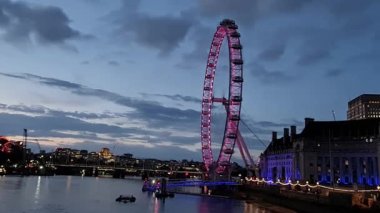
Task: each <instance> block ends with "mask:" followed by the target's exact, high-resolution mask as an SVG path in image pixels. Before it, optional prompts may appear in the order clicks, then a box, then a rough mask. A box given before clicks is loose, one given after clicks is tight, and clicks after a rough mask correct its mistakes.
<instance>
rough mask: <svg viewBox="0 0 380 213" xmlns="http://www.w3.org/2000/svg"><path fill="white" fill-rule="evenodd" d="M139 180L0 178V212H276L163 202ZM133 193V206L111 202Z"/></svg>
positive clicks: (201, 199)
mask: <svg viewBox="0 0 380 213" xmlns="http://www.w3.org/2000/svg"><path fill="white" fill-rule="evenodd" d="M141 186H142V181H141V180H140V179H137V178H136V179H133V178H130V179H113V178H94V177H79V176H48V177H45V176H43V177H40V176H28V177H18V176H2V177H0V213H6V212H14V213H34V212H35V213H76V212H80V213H86V212H90V213H109V212H128V213H142V212H153V213H163V212H165V213H193V212H199V213H208V212H210V213H224V212H225V213H235V212H236V213H248V212H255V213H256V212H260V213H264V212H265V213H268V212H278V211H274V210H273V208H272V207H271V206H266V207H264V206H262V205H258V204H255V203H246V202H244V201H239V200H231V199H224V198H214V197H208V196H194V195H184V194H176V195H175V197H174V198H167V199H165V201H163V200H161V199H157V198H155V197H154V196H153V195H152V194H151V193H147V192H142V191H141ZM121 194H124V195H130V194H133V195H134V196H135V197H136V202H134V203H119V202H115V198H116V197H118V196H119V195H121Z"/></svg>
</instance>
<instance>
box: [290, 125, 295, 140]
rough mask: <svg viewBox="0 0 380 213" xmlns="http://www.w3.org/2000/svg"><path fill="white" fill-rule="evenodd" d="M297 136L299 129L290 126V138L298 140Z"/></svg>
mask: <svg viewBox="0 0 380 213" xmlns="http://www.w3.org/2000/svg"><path fill="white" fill-rule="evenodd" d="M296 134H297V127H296V126H290V137H291V138H292V140H293V139H295V138H296Z"/></svg>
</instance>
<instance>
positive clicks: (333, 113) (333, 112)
mask: <svg viewBox="0 0 380 213" xmlns="http://www.w3.org/2000/svg"><path fill="white" fill-rule="evenodd" d="M332 115H333V118H334V121H336V120H335V111H334V110H332Z"/></svg>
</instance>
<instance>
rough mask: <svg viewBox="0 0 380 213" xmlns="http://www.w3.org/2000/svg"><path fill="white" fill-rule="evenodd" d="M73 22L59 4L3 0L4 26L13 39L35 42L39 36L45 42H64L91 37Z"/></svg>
mask: <svg viewBox="0 0 380 213" xmlns="http://www.w3.org/2000/svg"><path fill="white" fill-rule="evenodd" d="M69 23H70V20H69V18H68V17H67V15H66V14H65V13H64V12H63V11H62V10H61V9H60V8H58V7H52V6H48V7H46V6H30V5H29V4H28V3H25V2H13V1H10V0H2V1H0V28H2V29H3V30H4V31H5V35H4V37H5V39H6V40H7V41H9V42H16V43H18V42H20V41H22V42H32V41H33V40H34V38H36V40H37V41H38V42H39V43H43V44H64V43H65V42H66V41H67V40H69V39H78V38H86V37H88V36H85V35H83V34H81V33H80V32H79V31H77V30H74V29H73V28H71V27H70V26H69Z"/></svg>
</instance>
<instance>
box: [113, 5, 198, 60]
mask: <svg viewBox="0 0 380 213" xmlns="http://www.w3.org/2000/svg"><path fill="white" fill-rule="evenodd" d="M122 3H123V4H122V6H121V9H120V10H119V11H113V12H112V13H111V15H112V16H116V17H117V21H116V22H115V23H116V24H117V28H118V29H119V30H118V34H120V33H121V34H123V35H125V37H126V39H125V40H133V41H134V42H136V43H137V44H140V45H143V46H145V47H148V48H152V49H156V50H158V51H159V54H160V55H161V56H167V55H168V54H170V53H171V52H172V51H173V50H174V49H175V48H177V47H178V46H179V45H180V43H181V42H182V41H183V40H184V38H185V37H186V35H187V33H188V31H189V29H190V28H191V27H192V26H193V25H194V24H195V23H196V21H195V20H194V19H193V17H194V16H193V15H192V14H189V12H188V11H182V12H181V13H180V15H178V16H171V15H163V16H150V15H148V14H145V13H142V12H139V10H138V9H139V6H140V1H139V0H132V1H123V2H122Z"/></svg>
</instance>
